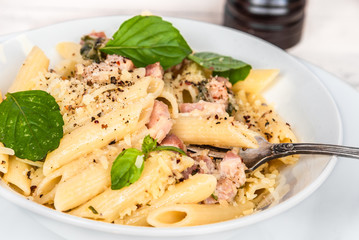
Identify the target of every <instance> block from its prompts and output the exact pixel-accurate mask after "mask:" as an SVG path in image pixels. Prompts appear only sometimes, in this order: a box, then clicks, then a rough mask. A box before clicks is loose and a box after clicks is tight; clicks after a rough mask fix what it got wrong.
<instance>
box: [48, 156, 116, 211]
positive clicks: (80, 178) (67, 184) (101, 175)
mask: <svg viewBox="0 0 359 240" xmlns="http://www.w3.org/2000/svg"><path fill="white" fill-rule="evenodd" d="M110 170H111V168H107V169H106V168H104V166H102V165H101V164H100V163H92V164H90V165H89V166H88V167H87V168H86V169H85V170H83V171H81V172H80V173H79V174H77V175H75V176H73V177H71V178H69V179H67V180H66V181H62V182H61V183H59V184H58V186H57V189H56V193H55V199H54V206H55V209H56V210H59V211H67V210H70V209H73V208H75V207H78V206H80V205H81V204H83V203H85V202H87V201H88V200H90V199H92V198H93V197H95V196H96V195H98V194H100V193H101V192H103V191H104V190H105V189H106V188H108V187H109V185H110V184H111V178H110V177H109V176H110V172H109V171H110Z"/></svg>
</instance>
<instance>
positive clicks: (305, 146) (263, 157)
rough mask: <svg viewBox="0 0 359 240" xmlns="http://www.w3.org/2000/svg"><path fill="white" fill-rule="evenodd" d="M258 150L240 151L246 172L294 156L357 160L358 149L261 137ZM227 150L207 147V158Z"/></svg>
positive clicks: (191, 147) (191, 148) (193, 148)
mask: <svg viewBox="0 0 359 240" xmlns="http://www.w3.org/2000/svg"><path fill="white" fill-rule="evenodd" d="M256 140H257V142H258V145H259V147H258V148H248V149H246V150H241V151H240V152H239V156H240V157H241V158H242V160H243V162H244V164H245V165H246V166H247V168H248V169H247V171H253V170H255V169H256V168H258V167H259V166H261V165H262V164H264V163H266V162H268V161H270V160H272V159H275V158H280V157H285V156H290V155H295V154H321V155H336V156H341V157H349V158H359V148H356V147H347V146H340V145H333V144H320V143H269V142H268V141H267V140H265V139H264V138H263V137H260V136H257V137H256ZM204 149H207V148H203V147H202V146H197V145H189V146H188V147H187V150H188V151H190V152H195V153H196V152H199V151H202V150H204ZM229 150H230V149H228V148H217V147H209V153H208V156H210V157H215V158H223V157H224V155H225V153H226V151H229Z"/></svg>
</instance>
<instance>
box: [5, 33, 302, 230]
mask: <svg viewBox="0 0 359 240" xmlns="http://www.w3.org/2000/svg"><path fill="white" fill-rule="evenodd" d="M94 36H98V34H97V35H96V34H95V35H94ZM56 49H57V51H58V53H59V55H60V56H62V57H63V61H62V62H61V63H60V64H59V65H58V66H56V67H55V68H54V69H52V70H49V71H48V70H47V69H48V64H49V60H48V59H47V57H46V56H45V54H44V53H43V52H42V51H41V49H39V48H38V47H34V48H33V50H32V51H31V52H30V54H29V55H28V57H27V59H26V60H25V62H26V64H24V65H23V66H22V67H21V69H20V71H19V74H18V77H17V78H16V80H15V82H14V84H13V86H11V88H10V90H9V91H11V92H17V91H23V90H35V89H36V90H43V91H46V92H48V93H50V94H51V95H52V96H53V97H54V98H55V99H56V102H57V104H58V105H59V107H60V111H61V114H62V116H63V119H64V123H65V125H64V136H63V138H62V140H61V141H60V145H59V147H58V148H57V149H55V150H54V151H52V152H51V153H49V154H48V155H47V157H46V159H45V161H44V163H43V164H42V163H38V162H31V161H27V160H26V159H19V158H16V157H15V156H13V154H14V153H12V152H11V149H7V148H5V147H4V146H3V145H1V144H0V172H1V173H2V180H4V181H6V182H7V183H8V184H9V185H10V186H12V187H13V188H14V189H15V190H16V191H18V192H20V193H22V194H23V195H25V196H28V197H30V198H32V199H33V200H34V201H36V202H38V203H40V204H44V205H46V206H47V207H50V208H53V209H55V210H57V211H62V212H67V213H68V214H72V215H75V216H79V217H84V218H89V219H94V220H100V221H105V222H109V223H115V224H126V225H134V226H154V227H169V226H194V225H201V224H208V223H213V222H219V221H225V220H229V219H233V218H237V217H241V216H245V215H248V214H252V213H254V212H256V211H259V210H260V209H261V208H263V207H266V206H267V205H268V204H270V201H269V203H268V199H273V198H279V197H283V196H284V195H285V194H286V193H287V191H288V190H289V189H288V186H286V184H285V179H284V180H283V178H282V177H281V175H280V169H281V167H282V166H284V165H285V164H293V163H295V162H296V161H297V157H295V156H294V157H293V156H291V157H285V158H282V159H278V160H274V161H272V162H270V163H266V164H264V165H263V166H261V167H259V168H258V169H257V170H255V171H254V172H252V173H245V169H246V166H245V165H244V164H243V162H242V161H241V159H240V157H239V156H238V151H239V149H240V148H255V147H257V142H256V140H255V138H254V137H255V136H257V135H262V136H263V137H265V138H266V139H267V140H268V141H270V142H295V141H296V137H295V135H294V134H293V132H292V130H291V128H290V125H289V124H287V123H285V122H284V121H283V120H282V119H281V118H280V117H279V116H278V114H276V112H275V110H274V108H273V107H272V106H270V105H269V104H267V103H266V101H265V100H264V99H263V98H262V96H261V90H262V89H263V85H264V83H265V84H268V83H269V82H271V80H272V79H274V78H275V76H276V75H277V74H278V70H251V73H250V75H249V76H248V77H247V79H246V80H244V81H243V82H239V83H237V84H236V85H234V86H232V84H231V83H230V82H229V81H228V79H227V78H224V77H219V76H213V75H212V72H211V71H210V70H208V69H204V68H203V67H201V66H199V65H198V64H196V63H195V62H192V61H191V60H184V61H183V62H182V63H180V64H178V65H176V66H174V67H172V68H170V69H168V70H166V71H164V70H163V69H162V67H161V65H160V64H159V63H154V64H150V65H148V66H147V67H144V68H136V67H135V66H134V64H133V62H132V61H131V60H130V59H128V58H125V57H122V56H118V55H107V57H106V59H104V60H103V61H100V62H98V63H97V62H94V61H91V60H84V59H83V58H82V57H81V54H80V53H79V51H80V49H81V45H80V44H77V43H72V42H62V43H59V44H58V46H57V47H56ZM258 83H263V84H258ZM0 101H1V99H0ZM147 135H150V136H151V137H152V138H154V139H156V140H157V142H158V143H159V144H160V145H161V146H175V147H177V148H180V149H182V150H184V151H186V145H188V144H199V145H212V146H217V147H231V150H230V151H228V152H227V153H226V155H225V156H224V158H223V159H218V158H213V157H209V156H208V150H203V151H201V152H198V153H190V152H187V155H188V156H185V155H181V154H179V153H176V152H172V151H154V152H151V153H149V156H148V158H147V160H146V161H145V163H144V169H143V172H142V174H141V177H140V178H139V180H138V181H136V182H135V183H133V184H131V185H129V186H126V187H124V188H122V189H120V190H112V189H111V176H110V175H111V171H110V170H111V166H112V164H113V162H114V160H115V159H116V157H117V156H118V155H119V154H120V153H121V152H123V151H124V150H125V149H129V148H136V149H141V144H142V141H143V139H144V138H145V136H147ZM279 179H281V181H279ZM279 182H280V183H281V184H279ZM278 186H280V187H281V188H282V189H284V190H282V191H281V194H280V196H278V194H273V193H274V192H275V190H276V188H277V187H278ZM277 192H278V191H277ZM277 192H276V193H277ZM213 216H215V217H213Z"/></svg>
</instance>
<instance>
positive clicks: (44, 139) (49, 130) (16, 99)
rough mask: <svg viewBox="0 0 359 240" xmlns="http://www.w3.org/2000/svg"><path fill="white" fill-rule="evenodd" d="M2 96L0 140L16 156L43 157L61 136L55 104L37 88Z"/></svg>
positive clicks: (56, 144) (53, 100)
mask: <svg viewBox="0 0 359 240" xmlns="http://www.w3.org/2000/svg"><path fill="white" fill-rule="evenodd" d="M6 97H7V98H6V99H5V100H4V101H3V102H2V103H1V104H0V119H1V121H0V142H3V143H4V144H5V146H6V147H8V148H11V149H13V150H14V151H15V155H16V156H17V157H19V158H22V159H29V160H32V161H40V160H43V159H44V158H45V157H46V155H47V153H48V152H50V151H52V150H54V149H56V148H57V147H58V146H59V144H60V140H61V138H62V137H63V129H62V127H63V125H64V121H63V119H62V115H61V113H60V108H59V105H58V104H57V103H56V100H55V99H54V97H52V96H51V95H50V94H48V93H47V92H44V91H40V90H32V91H23V92H16V93H8V94H6Z"/></svg>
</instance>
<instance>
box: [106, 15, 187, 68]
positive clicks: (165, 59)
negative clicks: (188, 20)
mask: <svg viewBox="0 0 359 240" xmlns="http://www.w3.org/2000/svg"><path fill="white" fill-rule="evenodd" d="M101 51H102V52H105V53H107V54H117V55H121V56H124V57H128V58H130V59H131V60H132V61H133V63H134V64H135V65H136V66H137V67H145V66H147V65H149V64H152V63H155V62H160V63H161V66H162V67H163V68H164V69H167V68H169V67H172V66H174V65H176V64H178V63H180V62H182V60H183V59H184V58H185V57H186V56H187V55H188V54H190V53H191V52H192V50H191V48H190V47H189V46H188V44H187V42H186V41H185V40H184V38H183V37H182V35H181V34H180V32H179V31H178V30H177V29H176V28H175V27H173V26H172V24H171V23H169V22H167V21H164V20H162V18H161V17H158V16H135V17H133V18H131V19H129V20H127V21H125V22H124V23H123V24H122V25H121V26H120V28H119V29H118V31H117V32H116V33H115V34H114V35H113V39H112V40H110V41H108V42H107V44H106V46H105V47H103V48H101Z"/></svg>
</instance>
